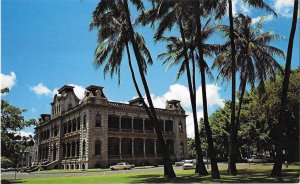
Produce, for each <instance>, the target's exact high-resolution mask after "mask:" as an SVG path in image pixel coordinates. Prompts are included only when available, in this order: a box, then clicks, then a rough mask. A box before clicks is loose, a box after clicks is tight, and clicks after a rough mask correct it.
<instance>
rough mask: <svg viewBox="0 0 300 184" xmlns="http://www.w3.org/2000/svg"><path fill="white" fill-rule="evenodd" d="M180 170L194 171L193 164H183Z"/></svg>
mask: <svg viewBox="0 0 300 184" xmlns="http://www.w3.org/2000/svg"><path fill="white" fill-rule="evenodd" d="M182 169H183V170H187V169H195V166H194V164H192V163H185V164H183V166H182Z"/></svg>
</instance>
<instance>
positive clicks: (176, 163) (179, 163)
mask: <svg viewBox="0 0 300 184" xmlns="http://www.w3.org/2000/svg"><path fill="white" fill-rule="evenodd" d="M183 164H185V161H184V160H182V161H180V162H175V166H183Z"/></svg>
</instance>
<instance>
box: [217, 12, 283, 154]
mask: <svg viewBox="0 0 300 184" xmlns="http://www.w3.org/2000/svg"><path fill="white" fill-rule="evenodd" d="M263 20H264V17H262V18H261V19H260V21H259V22H258V23H257V24H256V26H252V20H251V18H250V17H248V16H245V15H243V14H238V15H237V16H236V17H235V18H234V26H235V27H236V29H235V30H234V36H235V40H234V41H235V45H236V51H237V52H236V61H237V62H236V70H237V71H239V73H240V86H239V92H240V96H239V105H238V109H237V117H236V132H235V135H234V136H237V133H238V129H239V124H240V113H241V108H242V103H243V97H244V93H245V90H246V85H247V83H249V84H250V85H251V87H252V88H253V87H254V86H255V83H258V85H259V86H258V89H260V91H261V90H263V89H264V84H265V82H266V80H267V79H271V80H275V77H276V74H278V72H280V71H281V66H280V65H279V64H278V63H277V61H276V59H275V56H279V57H282V58H284V52H283V51H282V50H280V49H278V48H276V47H274V46H271V45H269V43H270V42H271V41H275V40H278V39H280V38H281V36H280V35H277V34H275V33H274V32H273V31H267V32H264V31H263V29H262V27H263V24H262V23H263ZM219 28H220V30H221V31H222V33H223V34H224V36H225V37H226V38H227V39H228V41H227V42H226V43H225V44H224V46H223V48H222V50H223V52H221V53H220V54H219V55H218V57H217V58H216V59H215V62H214V64H213V68H214V67H217V68H218V69H219V71H220V73H219V75H218V78H219V77H220V76H221V77H222V78H223V81H225V80H228V79H229V78H231V77H232V73H231V65H230V64H229V63H228V62H225V61H228V60H230V58H231V52H230V41H229V36H230V28H229V26H226V25H225V26H219ZM235 149H236V153H238V147H236V148H235Z"/></svg>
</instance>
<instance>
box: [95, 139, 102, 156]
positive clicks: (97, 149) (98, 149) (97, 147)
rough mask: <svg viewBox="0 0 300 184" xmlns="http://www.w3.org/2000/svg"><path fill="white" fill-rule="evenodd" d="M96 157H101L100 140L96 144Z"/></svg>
mask: <svg viewBox="0 0 300 184" xmlns="http://www.w3.org/2000/svg"><path fill="white" fill-rule="evenodd" d="M95 155H101V142H100V141H99V140H97V141H96V142H95Z"/></svg>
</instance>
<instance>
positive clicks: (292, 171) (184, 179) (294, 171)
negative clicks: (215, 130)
mask: <svg viewBox="0 0 300 184" xmlns="http://www.w3.org/2000/svg"><path fill="white" fill-rule="evenodd" d="M271 169H272V165H262V164H257V165H251V166H250V168H249V166H248V165H247V164H244V165H238V173H239V174H238V175H237V176H230V175H227V174H226V165H224V166H221V167H220V173H221V179H219V180H213V179H211V177H210V176H198V175H197V174H194V170H181V169H179V168H178V167H177V168H176V174H177V178H175V179H166V178H164V177H163V176H162V170H159V171H153V170H146V171H145V172H141V171H139V170H137V171H136V172H130V173H125V172H124V173H114V174H107V175H104V173H99V175H90V176H67V177H52V178H26V179H20V180H10V181H8V180H5V181H4V180H3V181H2V183H4V184H6V183H7V184H10V183H25V184H27V183H28V184H29V183H30V184H31V183H32V184H40V183H42V184H53V183H60V184H77V183H85V184H89V183H271V182H279V183H298V182H299V174H300V169H299V166H289V168H283V172H282V177H278V178H272V177H270V171H271Z"/></svg>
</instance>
